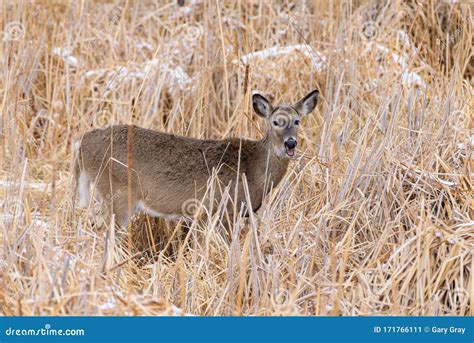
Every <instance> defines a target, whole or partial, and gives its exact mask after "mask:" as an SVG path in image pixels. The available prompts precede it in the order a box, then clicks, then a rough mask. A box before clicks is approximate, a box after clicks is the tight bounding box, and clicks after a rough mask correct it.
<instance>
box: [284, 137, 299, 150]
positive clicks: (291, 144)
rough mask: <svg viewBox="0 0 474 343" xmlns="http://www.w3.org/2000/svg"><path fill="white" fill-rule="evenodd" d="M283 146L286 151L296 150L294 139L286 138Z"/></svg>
mask: <svg viewBox="0 0 474 343" xmlns="http://www.w3.org/2000/svg"><path fill="white" fill-rule="evenodd" d="M285 146H286V147H287V148H288V149H294V148H296V140H295V139H294V138H288V139H287V140H286V141H285Z"/></svg>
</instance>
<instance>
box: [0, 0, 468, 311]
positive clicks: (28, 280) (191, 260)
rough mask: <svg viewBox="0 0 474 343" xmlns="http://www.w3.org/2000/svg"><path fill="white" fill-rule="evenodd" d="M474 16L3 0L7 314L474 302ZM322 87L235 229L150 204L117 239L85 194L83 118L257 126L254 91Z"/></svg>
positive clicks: (448, 9)
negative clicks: (77, 171)
mask: <svg viewBox="0 0 474 343" xmlns="http://www.w3.org/2000/svg"><path fill="white" fill-rule="evenodd" d="M473 13H474V6H473V5H472V1H457V2H456V1H441V0H440V1H431V0H429V1H428V0H427V1H421V0H412V1H408V0H407V1H401V0H395V1H391V2H387V3H385V2H381V1H365V0H361V1H357V0H354V1H351V0H344V1H342V0H341V1H337V0H335V1H322V0H313V1H311V0H308V1H303V0H301V1H298V0H296V1H283V0H282V1H263V0H237V1H230V0H228V1H219V0H209V1H207V0H184V1H171V0H161V1H138V0H124V1H118V0H117V1H93V0H79V1H73V0H69V1H67V0H61V1H59V0H37V1H33V0H31V1H21V0H18V1H17V0H0V28H1V30H2V31H1V38H2V41H1V43H0V63H1V67H0V94H1V98H0V99H1V101H0V113H1V122H0V161H1V167H0V206H1V214H0V215H1V218H0V219H1V230H0V266H1V269H0V283H1V287H0V314H1V315H171V314H175V315H181V314H192V315H211V316H214V315H272V316H274V315H414V316H417V315H456V316H466V315H473V314H474V308H473V303H474V276H473V273H472V272H473V269H474V258H473V257H474V253H473V251H474V194H473V187H474V174H473V173H474V154H473V148H474V123H473V113H474V110H473V106H474V97H473V96H472V95H473V86H474V58H473V41H474V40H473V37H474V29H473V23H472V16H473ZM314 88H319V90H320V101H319V104H318V106H317V108H316V110H315V111H314V112H313V114H311V115H310V116H308V117H307V118H305V119H304V120H303V121H302V124H301V130H300V138H299V145H298V150H297V157H296V158H295V159H294V160H293V161H292V162H291V163H290V167H289V171H288V173H287V175H286V176H285V178H284V180H283V181H282V182H281V184H280V185H279V186H278V187H277V188H275V189H273V190H272V192H271V193H270V194H269V196H268V197H267V198H266V199H265V201H264V204H263V206H262V208H261V209H260V210H259V211H258V212H257V213H256V214H254V215H251V216H250V217H249V218H242V217H239V216H237V217H236V218H235V221H234V225H233V228H232V235H231V236H230V237H229V236H227V237H226V236H225V235H224V234H223V227H222V224H221V222H220V221H219V218H220V216H221V215H222V213H215V214H213V215H210V216H199V217H196V219H195V220H194V221H193V222H192V224H191V225H190V227H189V230H183V226H184V222H182V221H179V222H178V221H177V222H172V221H168V222H167V221H164V220H162V219H160V220H157V219H154V218H150V217H146V216H143V215H142V216H139V217H138V218H135V220H134V221H133V224H132V225H131V226H130V227H129V232H128V233H127V237H128V239H126V240H121V239H118V238H117V236H119V234H118V233H117V232H116V231H115V230H114V226H113V222H112V223H111V222H110V221H109V220H110V219H109V218H108V217H107V216H103V215H102V214H101V212H102V210H101V209H102V207H101V206H100V204H99V203H97V202H95V203H93V204H91V206H90V209H85V210H84V209H78V208H76V207H77V206H75V203H77V199H75V198H74V180H73V175H72V165H73V155H72V151H73V143H74V141H75V140H77V139H79V138H80V137H81V136H82V135H83V134H84V133H85V132H87V131H89V130H91V129H93V128H98V127H105V126H107V125H110V124H117V123H125V124H132V123H133V124H135V125H139V126H142V127H146V128H152V129H155V130H160V131H164V132H169V133H175V134H180V135H185V136H189V137H196V138H217V139H219V138H224V137H245V138H254V139H260V138H261V137H262V132H264V130H265V127H264V123H263V121H262V120H261V119H260V118H258V117H257V116H256V115H255V114H254V113H253V110H252V106H251V96H252V92H254V91H257V90H258V91H259V92H262V93H263V94H265V95H267V96H268V97H269V98H271V99H272V100H273V101H274V102H276V103H279V102H288V103H291V102H294V101H296V100H298V99H299V98H301V97H302V96H303V95H305V94H306V93H308V92H309V91H310V90H312V89H314ZM182 158H183V159H186V158H187V157H186V156H182ZM201 210H202V211H206V209H201Z"/></svg>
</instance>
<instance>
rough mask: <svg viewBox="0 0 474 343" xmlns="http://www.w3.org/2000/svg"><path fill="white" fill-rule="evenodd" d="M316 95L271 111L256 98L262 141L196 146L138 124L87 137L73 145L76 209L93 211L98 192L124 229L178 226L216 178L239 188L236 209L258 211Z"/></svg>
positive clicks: (276, 180)
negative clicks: (153, 223)
mask: <svg viewBox="0 0 474 343" xmlns="http://www.w3.org/2000/svg"><path fill="white" fill-rule="evenodd" d="M318 95H319V91H318V90H313V91H312V92H310V93H309V94H307V95H306V96H305V97H303V98H302V99H301V100H299V101H298V102H296V103H295V104H292V105H288V104H280V105H277V106H273V105H272V104H271V102H270V101H269V100H267V99H266V98H265V97H264V96H263V95H261V94H258V93H255V94H253V96H252V105H253V109H254V111H255V113H256V114H257V115H258V116H260V117H261V118H263V119H264V120H265V121H266V123H267V125H266V126H267V130H266V133H265V135H264V137H263V138H262V139H260V140H250V139H241V138H227V139H220V140H212V139H195V138H189V137H183V136H177V135H173V134H168V133H163V132H158V131H154V130H149V129H145V128H141V127H138V126H134V125H113V126H109V127H107V128H103V129H95V130H92V131H89V132H87V133H85V134H84V135H83V136H82V138H81V139H80V140H78V141H77V142H76V143H75V144H74V152H75V156H76V157H75V162H74V177H75V182H76V187H77V188H76V191H78V193H79V207H80V208H86V207H87V206H88V205H89V203H90V200H91V186H92V185H95V187H96V189H95V190H96V191H97V193H98V195H99V197H100V198H102V199H109V200H110V205H109V206H110V209H109V213H110V214H111V215H112V214H113V215H115V222H116V223H117V225H119V226H120V227H122V228H124V227H127V226H128V225H129V222H130V220H131V218H133V216H134V215H135V214H137V213H139V212H145V213H146V214H148V215H150V216H152V217H162V218H164V219H168V220H170V219H171V220H177V219H180V218H183V217H186V208H185V207H186V204H187V202H189V200H190V199H201V198H203V197H205V194H206V188H207V186H208V180H209V178H210V175H211V174H212V172H211V171H215V172H216V174H217V176H218V179H219V181H220V182H222V183H223V184H224V185H228V186H230V188H229V189H235V194H234V195H235V199H237V204H245V205H246V206H247V209H248V210H252V211H253V212H256V211H257V210H258V209H259V208H260V206H261V204H262V201H263V198H264V196H265V195H266V194H268V192H269V190H271V189H272V188H274V187H276V186H277V185H278V184H279V183H280V181H281V180H282V179H283V177H284V176H285V174H286V172H287V169H288V165H289V161H290V160H291V159H294V158H295V156H296V146H297V142H298V140H297V139H298V135H297V134H298V129H299V125H300V121H301V119H302V118H303V117H305V116H307V115H308V114H310V113H311V112H312V111H313V110H314V108H315V107H316V104H317V100H318ZM130 130H131V131H132V133H131V136H129V134H130ZM130 138H132V139H130ZM128 163H130V166H129V165H128ZM242 176H245V179H246V182H247V190H248V191H247V192H248V194H247V196H246V194H245V192H244V187H243V182H240V183H239V182H237V180H238V179H239V177H242ZM236 182H237V187H235V185H236ZM232 185H234V187H232ZM217 197H219V195H217ZM249 198H250V203H247V202H248V201H247V200H249ZM217 200H219V199H217Z"/></svg>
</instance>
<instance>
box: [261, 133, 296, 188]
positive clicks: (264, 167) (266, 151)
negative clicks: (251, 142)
mask: <svg viewBox="0 0 474 343" xmlns="http://www.w3.org/2000/svg"><path fill="white" fill-rule="evenodd" d="M257 153H258V155H259V156H258V158H257V160H258V163H257V165H258V166H259V167H258V169H259V170H258V171H257V177H256V178H257V180H258V181H259V183H260V184H262V185H264V184H265V183H266V184H267V188H268V187H269V186H270V185H271V184H272V183H273V187H276V186H277V185H278V184H279V183H280V181H281V179H283V177H284V176H285V174H286V171H287V169H288V164H289V159H288V158H287V157H286V156H283V157H279V156H277V154H276V151H275V142H274V141H273V139H272V137H271V136H270V135H269V134H268V133H267V135H266V136H265V137H264V138H263V139H262V140H261V141H259V149H258V152H257Z"/></svg>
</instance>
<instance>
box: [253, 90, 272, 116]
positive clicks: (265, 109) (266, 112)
mask: <svg viewBox="0 0 474 343" xmlns="http://www.w3.org/2000/svg"><path fill="white" fill-rule="evenodd" d="M252 105H253V109H254V110H255V112H256V113H257V114H258V115H259V116H260V117H263V118H269V117H270V115H271V114H272V112H273V106H272V104H271V103H270V101H268V100H267V99H266V98H265V97H264V96H263V95H260V94H257V93H256V94H254V95H253V96H252Z"/></svg>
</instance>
